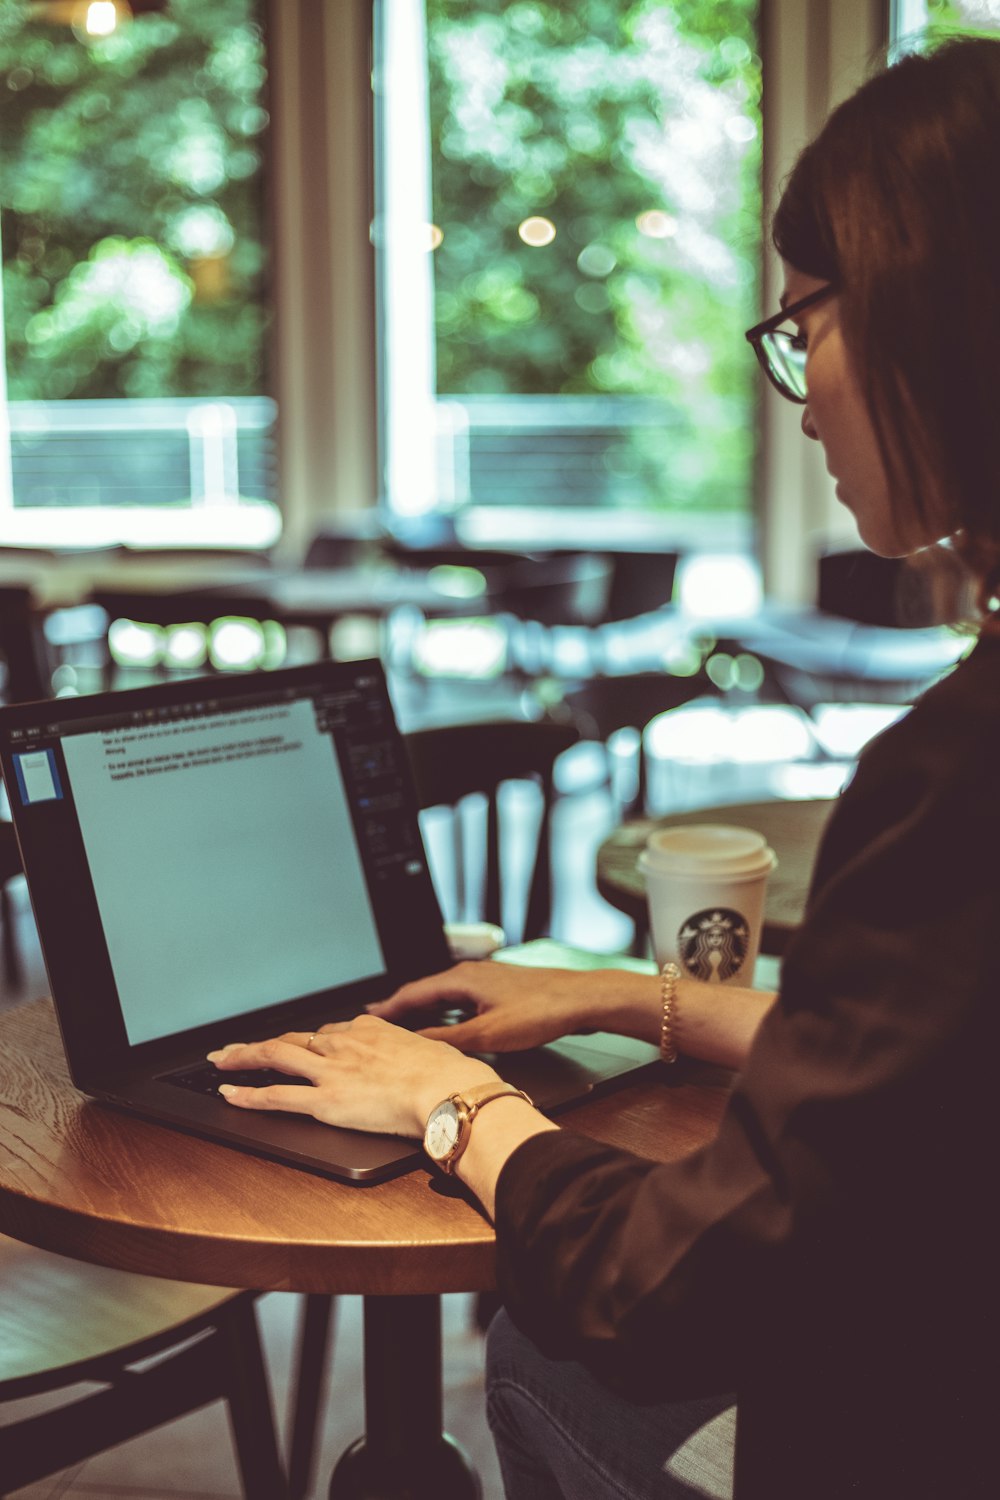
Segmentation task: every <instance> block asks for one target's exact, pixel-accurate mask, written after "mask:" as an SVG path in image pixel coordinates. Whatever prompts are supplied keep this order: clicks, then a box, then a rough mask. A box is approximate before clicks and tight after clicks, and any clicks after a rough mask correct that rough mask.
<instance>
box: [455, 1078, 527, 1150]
mask: <svg viewBox="0 0 1000 1500" xmlns="http://www.w3.org/2000/svg"><path fill="white" fill-rule="evenodd" d="M449 1097H450V1099H451V1102H452V1103H453V1104H454V1105H455V1107H456V1109H457V1110H458V1117H459V1131H458V1139H457V1140H456V1142H455V1144H454V1146H453V1147H452V1149H451V1151H450V1152H449V1153H448V1155H447V1156H445V1157H442V1158H441V1159H440V1160H439V1161H438V1162H437V1165H438V1166H439V1167H440V1168H441V1170H442V1171H443V1172H452V1171H454V1168H455V1163H456V1162H457V1161H458V1159H459V1157H460V1156H461V1155H462V1152H463V1151H464V1150H465V1148H466V1146H467V1145H468V1144H469V1136H470V1135H471V1133H472V1124H473V1121H474V1120H475V1118H476V1116H477V1115H478V1114H479V1111H480V1110H481V1109H485V1107H486V1105H487V1104H492V1103H493V1100H494V1099H523V1100H524V1101H525V1103H527V1104H533V1101H532V1100H531V1099H530V1098H529V1097H528V1095H527V1094H526V1093H525V1092H524V1090H523V1089H519V1088H517V1087H516V1086H515V1085H514V1084H513V1083H505V1082H504V1081H503V1079H497V1080H496V1081H491V1082H490V1083H479V1084H476V1086H475V1087H474V1088H471V1089H463V1090H462V1092H461V1093H456V1094H451V1095H449Z"/></svg>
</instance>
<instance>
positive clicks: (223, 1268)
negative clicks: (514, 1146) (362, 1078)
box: [0, 1000, 729, 1295]
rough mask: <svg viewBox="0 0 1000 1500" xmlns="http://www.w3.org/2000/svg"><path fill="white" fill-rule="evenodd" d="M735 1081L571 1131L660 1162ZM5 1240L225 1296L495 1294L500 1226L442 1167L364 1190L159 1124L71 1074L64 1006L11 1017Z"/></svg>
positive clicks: (5, 1049) (3, 1131)
mask: <svg viewBox="0 0 1000 1500" xmlns="http://www.w3.org/2000/svg"><path fill="white" fill-rule="evenodd" d="M728 1083H729V1079H728V1075H727V1074H725V1073H722V1072H720V1071H718V1070H711V1069H690V1070H687V1071H685V1069H684V1067H683V1065H682V1066H681V1067H678V1068H675V1069H674V1070H671V1071H669V1072H668V1071H667V1070H663V1071H662V1072H661V1071H660V1070H659V1069H656V1070H655V1071H654V1072H653V1073H651V1074H649V1075H644V1077H643V1078H642V1079H641V1080H639V1081H637V1082H635V1083H633V1084H631V1085H629V1086H628V1087H626V1088H624V1089H621V1090H617V1091H616V1092H614V1093H613V1094H610V1095H607V1096H605V1097H603V1098H601V1099H597V1100H593V1101H590V1102H588V1103H586V1104H584V1105H581V1106H578V1107H576V1108H575V1109H573V1110H572V1111H570V1112H568V1113H567V1114H565V1115H564V1116H563V1117H562V1120H563V1123H565V1124H566V1125H568V1126H571V1128H573V1129H576V1130H579V1131H581V1132H582V1133H584V1134H587V1135H590V1136H593V1137H594V1138H596V1139H599V1140H606V1141H608V1142H610V1143H612V1144H615V1145H619V1146H623V1147H626V1148H628V1149H630V1150H633V1151H636V1152H638V1153H640V1154H642V1155H646V1156H649V1157H652V1158H654V1159H657V1160H664V1161H665V1160H670V1159H672V1158H675V1157H677V1156H681V1155H683V1154H685V1153H687V1152H688V1151H691V1150H693V1149H694V1148H695V1147H697V1146H698V1145H699V1144H701V1143H702V1142H703V1141H705V1140H706V1139H708V1138H710V1137H711V1135H712V1134H713V1132H714V1130H715V1128H716V1126H717V1122H718V1119H719V1116H720V1115H721V1112H722V1109H723V1106H724V1103H725V1098H726V1094H727V1089H728ZM0 1231H2V1232H4V1233H6V1234H9V1235H12V1236H14V1237H15V1238H16V1239H20V1240H24V1241H26V1242H28V1243H29V1244H33V1245H37V1246H39V1247H40V1248H42V1249H46V1250H54V1251H58V1252H61V1253H63V1254H66V1255H71V1256H76V1257H78V1258H80V1259H82V1260H87V1261H92V1262H96V1263H97V1264H99V1265H105V1266H113V1267H116V1268H118V1269H121V1270H126V1271H133V1272H139V1273H143V1274H147V1275H153V1276H163V1277H170V1278H173V1279H176V1280H181V1281H196V1282H201V1283H207V1284H209V1285H212V1286H227V1287H248V1288H255V1289H259V1290H275V1291H309V1292H356V1293H368V1294H376V1295H396V1294H401V1293H410V1294H419V1293H436V1292H453V1291H474V1290H479V1289H488V1288H490V1287H492V1285H493V1283H494V1238H493V1229H492V1227H491V1225H490V1224H489V1222H488V1221H487V1220H486V1218H485V1217H484V1216H483V1215H482V1213H481V1212H480V1211H479V1209H478V1208H477V1207H476V1206H474V1205H473V1203H472V1202H471V1200H469V1199H468V1198H467V1197H466V1196H465V1195H464V1192H463V1191H462V1190H461V1189H460V1188H459V1187H458V1186H457V1185H455V1184H453V1183H452V1182H451V1181H450V1179H445V1178H443V1177H442V1176H441V1175H440V1174H438V1173H432V1171H431V1169H430V1168H427V1169H426V1170H424V1169H418V1170H417V1171H414V1172H410V1173H408V1174H407V1175H405V1176H403V1177H400V1178H397V1179H395V1180H393V1181H391V1182H386V1183H379V1184H377V1185H375V1186H372V1187H353V1186H348V1185H343V1184H340V1183H336V1182H332V1181H330V1180H329V1179H328V1178H325V1177H320V1176H316V1175H313V1174H311V1173H309V1172H305V1171H300V1170H298V1169H296V1168H294V1167H290V1166H286V1165H283V1164H280V1163H274V1162H269V1161H265V1160H264V1159H262V1158H260V1157H255V1156H251V1155H248V1154H245V1153H243V1152H239V1151H235V1150H232V1149H230V1148H228V1147H226V1146H222V1145H218V1144H216V1143H214V1142H211V1141H203V1140H201V1139H198V1138H196V1137H194V1136H189V1135H185V1134H183V1133H181V1132H179V1131H177V1130H173V1129H170V1128H168V1127H166V1126H161V1125H156V1124H153V1123H147V1122H145V1121H143V1120H140V1119H137V1118H135V1117H133V1116H131V1115H127V1114H124V1113H122V1112H119V1111H117V1110H115V1109H113V1108H111V1107H109V1106H107V1105H103V1104H98V1103H95V1102H94V1101H92V1100H89V1099H87V1098H85V1097H84V1096H83V1095H82V1094H80V1093H79V1092H78V1091H77V1090H76V1089H75V1088H74V1087H73V1085H72V1083H71V1082H70V1080H69V1077H68V1074H67V1071H66V1064H65V1060H64V1057H63V1052H62V1046H61V1043H60V1040H59V1035H58V1030H57V1026H56V1022H55V1017H54V1014H53V1010H52V1005H51V1002H49V1001H48V1000H38V1001H34V1002H32V1003H31V1004H28V1005H25V1006H21V1007H20V1008H18V1009H16V1010H13V1011H10V1012H8V1013H7V1014H5V1015H2V1016H0Z"/></svg>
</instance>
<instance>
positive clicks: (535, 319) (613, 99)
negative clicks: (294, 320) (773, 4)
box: [376, 0, 762, 548]
mask: <svg viewBox="0 0 1000 1500" xmlns="http://www.w3.org/2000/svg"><path fill="white" fill-rule="evenodd" d="M390 15H391V25H390V24H389V17H390ZM376 46H377V50H376V99H377V109H378V118H379V123H380V132H379V138H380V141H381V150H380V154H379V156H378V159H377V167H376V171H377V173H378V174H379V190H380V191H379V202H378V211H377V218H376V246H377V250H378V254H379V264H380V274H381V282H380V286H381V294H382V310H383V318H382V340H383V384H382V389H383V416H384V424H383V456H384V472H385V483H386V492H387V498H388V502H389V505H390V507H391V508H392V509H393V510H394V511H395V512H396V513H397V514H398V515H411V516H412V515H420V514H422V513H426V512H431V511H434V512H437V513H440V512H441V511H450V512H452V513H453V514H454V515H455V516H456V517H457V518H458V519H459V521H464V522H465V529H466V531H467V532H469V533H470V534H475V533H476V532H478V535H479V536H480V537H481V538H483V537H485V536H487V535H491V534H492V535H502V534H503V530H504V528H505V527H508V526H509V527H510V528H511V529H512V530H515V531H520V532H521V534H525V532H526V528H527V527H529V526H530V525H531V524H533V523H534V524H537V523H538V519H539V514H540V513H542V514H543V515H544V512H546V511H547V512H548V522H547V524H549V525H550V526H555V527H557V528H559V529H561V531H562V533H563V535H565V528H566V525H567V516H568V513H570V512H572V513H573V515H574V521H573V523H572V524H573V525H574V526H575V527H576V526H582V527H584V528H586V526H587V524H588V520H590V519H592V518H595V517H596V518H598V520H600V519H602V518H603V519H604V520H607V519H608V517H609V514H610V517H611V519H612V520H613V523H614V525H615V528H616V534H617V535H618V536H619V537H621V536H622V535H623V533H627V531H628V529H629V527H630V525H634V524H640V525H641V524H649V523H652V524H658V525H663V524H665V525H666V526H667V527H669V530H670V534H671V536H672V537H673V539H674V540H675V541H679V542H681V543H682V544H684V545H688V546H699V545H704V544H705V543H706V542H707V541H708V540H709V539H711V542H712V544H713V545H715V546H721V547H723V548H725V547H726V546H742V545H744V544H745V542H746V538H747V535H748V522H749V515H750V510H751V490H752V471H753V465H754V447H753V431H754V420H753V418H754V400H755V384H756V374H755V371H754V369H753V367H752V363H751V362H750V361H748V360H747V359H746V357H745V348H744V347H743V341H742V332H743V329H744V328H745V327H747V326H749V325H750V324H751V323H752V322H753V321H754V318H755V315H756V310H757V307H758V303H759V295H758V281H759V267H760V253H761V228H760V226H761V218H762V210H761V140H760V137H761V120H760V94H761V64H760V58H759V55H758V39H757V33H756V6H755V5H754V4H752V3H749V0H720V3H716V4H713V5H711V6H705V5H703V4H699V3H695V0H632V3H620V4H609V3H607V0H572V3H570V0H426V3H424V0H382V4H381V5H380V6H377V7H376ZM522 508H523V510H522ZM553 517H554V519H553ZM543 524H544V522H543Z"/></svg>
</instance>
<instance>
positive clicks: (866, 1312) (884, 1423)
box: [497, 640, 1000, 1500]
mask: <svg viewBox="0 0 1000 1500" xmlns="http://www.w3.org/2000/svg"><path fill="white" fill-rule="evenodd" d="M998 1018H1000V642H994V641H991V640H984V641H982V642H980V644H979V645H977V647H976V648H975V650H974V651H973V652H972V654H971V655H970V656H969V657H968V658H967V659H966V660H965V661H964V662H963V663H962V664H961V665H960V666H959V667H958V668H957V669H956V670H955V671H954V672H953V673H952V674H951V675H950V676H949V677H948V678H947V679H945V680H944V681H943V682H941V683H939V684H937V685H936V686H935V687H934V688H933V689H931V690H930V691H929V692H928V693H927V694H926V695H925V696H924V697H923V698H922V699H921V701H920V702H919V703H918V704H917V705H916V707H914V708H913V710H912V711H911V712H910V713H909V714H908V715H907V716H906V717H905V718H904V719H903V720H901V721H900V722H899V723H898V724H896V725H895V726H894V727H893V728H892V729H891V730H889V731H888V732H887V733H885V734H884V735H882V736H881V737H880V738H879V739H878V740H877V741H875V742H874V743H873V744H872V745H871V746H869V748H868V750H867V751H866V752H865V754H864V755H863V756H862V759H861V763H860V765H859V768H858V771H857V773H856V775H855V778H854V780H853V782H852V784H851V785H850V787H849V788H848V789H847V791H846V792H845V793H844V795H843V797H842V798H841V801H840V804H839V806H838V807H837V809H836V810H835V813H834V815H833V818H832V819H831V822H830V824H829V827H828V831H827V834H826V836H825V839H824V841H823V845H822V848H821V850H820V854H819V857H818V861H817V867H816V872H815V875H814V879H813V886H812V892H811V895H810V900H809V905H808V911H807V916H806V920H805V922H804V925H803V927H802V928H801V930H800V932H799V934H798V935H797V937H796V939H795V941H794V943H793V945H792V947H791V949H790V951H789V952H788V954H787V957H786V959H785V963H784V968H783V975H782V987H781V994H780V996H779V999H778V1003H777V1004H776V1006H775V1007H774V1009H773V1011H772V1012H771V1013H770V1014H769V1015H768V1017H767V1019H766V1020H765V1022H764V1024H763V1026H762V1027H761V1030H760V1033H759V1035H758V1037H757V1040H756V1042H755V1045H754V1048H753V1051H752V1054H751V1056H750V1058H749V1060H748V1062H747V1064H746V1067H745V1069H744V1071H743V1072H742V1074H741V1075H740V1076H739V1077H738V1079H737V1080H736V1084H735V1088H734V1092H733V1095H732V1098H731V1101H730V1104H729V1106H728V1109H727V1111H726V1114H725V1117H724V1119H723V1122H722V1125H721V1128H720V1130H719V1134H718V1136H717V1138H716V1139H715V1140H714V1141H713V1142H712V1143H711V1144H710V1145H709V1146H707V1147H705V1148H704V1149H703V1150H701V1151H699V1152H698V1153H697V1154H696V1155H694V1156H692V1157H689V1158H687V1159H686V1160H684V1161H681V1162H676V1163H673V1164H670V1165H652V1164H650V1163H649V1162H646V1161H643V1160H640V1159H638V1158H636V1157H633V1156H630V1155H628V1154H627V1153H625V1152H622V1151H618V1150H613V1149H611V1148H609V1147H605V1146H602V1145H598V1144H595V1143H594V1142H592V1141H588V1140H585V1139H582V1138H581V1137H579V1136H574V1135H573V1134H571V1133H570V1132H569V1131H564V1132H562V1133H560V1134H558V1135H554V1134H548V1135H543V1136H538V1137H536V1138H535V1139H533V1140H531V1141H528V1142H527V1143H526V1144H525V1145H524V1146H522V1147H521V1148H520V1149H519V1150H518V1151H517V1152H515V1154H514V1155H513V1157H512V1158H511V1160H510V1161H509V1162H508V1164H507V1166H506V1167H505V1168H504V1171H503V1173H502V1176H501V1179H500V1184H499V1192H498V1202H497V1236H498V1246H499V1276H500V1285H501V1290H502V1292H503V1296H504V1299H505V1301H506V1303H507V1305H508V1308H509V1309H510V1311H511V1313H512V1315H513V1317H514V1319H515V1321H516V1322H517V1323H518V1324H519V1325H520V1326H521V1327H522V1328H523V1329H524V1330H525V1331H526V1332H527V1333H528V1334H530V1335H531V1337H532V1338H533V1339H534V1340H535V1341H536V1342H537V1343H538V1344H539V1345H540V1347H541V1348H542V1349H543V1351H544V1352H546V1353H547V1354H549V1355H550V1356H551V1357H554V1358H572V1359H577V1360H582V1361H583V1362H584V1363H586V1364H587V1365H588V1366H590V1367H591V1369H593V1371H594V1372H595V1373H596V1374H597V1375H598V1376H599V1377H600V1378H601V1379H602V1380H604V1381H605V1382H606V1383H607V1384H608V1385H610V1386H612V1387H613V1388H614V1389H616V1390H617V1391H619V1392H620V1393H622V1394H624V1395H625V1396H627V1397H628V1398H630V1399H632V1400H635V1401H637V1402H640V1403H641V1402H644V1401H645V1402H652V1401H662V1400H664V1399H667V1398H670V1397H672V1396H676V1397H688V1396H693V1395H697V1394H699V1393H707V1392H723V1391H727V1390H736V1392H737V1394H738V1403H739V1420H738V1436H737V1453H736V1494H737V1497H738V1500H758V1497H760V1500H793V1497H794V1500H826V1497H829V1500H841V1497H846V1496H850V1497H872V1500H874V1497H876V1496H877V1497H879V1500H897V1497H898V1500H916V1497H928V1500H930V1497H932V1496H933V1497H934V1500H942V1497H945V1496H954V1497H956V1500H958V1497H961V1500H973V1497H977V1496H986V1495H987V1494H988V1495H990V1496H992V1495H994V1494H995V1493H996V1492H997V1487H998V1485H1000V1478H998V1472H996V1471H998V1470H1000V1462H998V1457H997V1453H996V1448H997V1447H998V1446H1000V1438H998V1437H996V1436H995V1435H994V1434H995V1424H996V1415H995V1409H996V1408H995V1400H994V1396H995V1392H996V1388H997V1378H996V1373H995V1371H996V1366H997V1362H998V1359H1000V1351H998V1350H997V1348H996V1290H995V1279H996V1277H997V1274H998V1268H1000V1257H998V1248H1000V1247H998V1235H997V1229H996V1222H997V1216H998V1215H997V1204H996V1202H995V1199H996V1197H997V1191H996V1182H997V1172H998V1168H997V1164H996V1161H995V1141H996V1134H997V1132H996V1126H995V1114H996V1106H995V1097H996V1092H997V1086H996V1082H995V1075H996V1072H997V1068H998V1065H1000V1047H998Z"/></svg>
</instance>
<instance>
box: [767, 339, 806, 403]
mask: <svg viewBox="0 0 1000 1500" xmlns="http://www.w3.org/2000/svg"><path fill="white" fill-rule="evenodd" d="M794 340H795V335H794V334H793V333H789V332H788V331H787V330H785V329H781V328H779V329H776V330H774V331H773V332H771V333H765V334H764V336H763V338H762V339H761V341H760V342H761V347H762V349H763V350H764V353H765V355H766V356H767V364H768V373H769V374H770V375H771V377H772V379H773V380H774V383H775V385H776V386H777V387H778V389H779V391H781V393H782V394H783V395H785V396H791V398H792V400H793V401H805V399H806V351H805V350H804V349H799V348H796V346H795V342H794Z"/></svg>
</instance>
